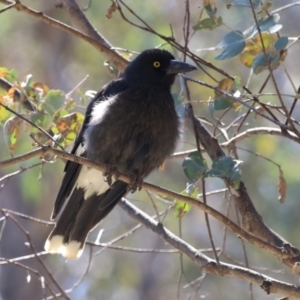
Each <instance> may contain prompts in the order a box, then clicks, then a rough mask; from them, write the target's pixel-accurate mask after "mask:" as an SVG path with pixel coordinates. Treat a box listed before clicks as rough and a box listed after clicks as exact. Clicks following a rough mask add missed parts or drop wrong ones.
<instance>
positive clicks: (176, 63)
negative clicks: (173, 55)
mask: <svg viewBox="0 0 300 300" xmlns="http://www.w3.org/2000/svg"><path fill="white" fill-rule="evenodd" d="M196 69H197V68H196V67H194V66H192V65H190V64H187V63H185V62H183V61H180V60H175V59H173V60H171V62H170V64H169V66H168V68H167V74H178V73H185V72H190V71H194V70H196Z"/></svg>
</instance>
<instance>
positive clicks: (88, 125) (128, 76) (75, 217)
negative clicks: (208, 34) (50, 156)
mask: <svg viewBox="0 0 300 300" xmlns="http://www.w3.org/2000/svg"><path fill="white" fill-rule="evenodd" d="M195 69H196V68H195V67H193V66H191V65H189V64H187V63H184V62H181V61H178V60H175V58H174V56H173V55H172V54H170V53H169V52H168V51H165V50H159V49H150V50H145V51H144V52H142V53H141V54H140V55H139V56H137V57H136V58H135V59H134V60H133V61H132V62H131V63H130V64H129V65H128V67H127V68H126V69H125V71H124V73H123V74H122V75H121V76H119V77H118V78H116V79H114V80H112V81H111V82H110V83H108V84H107V85H105V86H104V87H103V88H102V89H101V90H100V91H99V92H98V93H97V94H96V95H95V97H94V99H93V100H92V101H91V103H90V104H89V105H88V107H87V111H86V117H85V120H84V123H83V126H82V129H81V132H80V133H79V135H78V137H77V139H76V141H75V144H74V147H73V149H72V152H71V153H73V154H76V155H78V156H82V157H86V158H88V159H90V160H91V161H94V162H96V163H99V164H102V165H105V166H106V168H107V172H106V174H104V175H107V176H106V177H107V178H105V176H104V177H103V174H102V173H101V172H100V171H97V170H95V169H93V168H89V167H87V166H83V165H80V164H77V163H74V162H70V161H69V162H67V164H66V166H65V170H64V171H65V176H64V178H63V182H62V185H61V188H60V191H59V193H58V196H57V198H56V202H55V206H54V209H53V212H52V216H51V219H54V218H55V217H56V216H57V215H58V214H59V213H60V211H61V210H62V207H63V206H64V203H65V202H66V200H67V204H66V206H65V208H64V210H63V212H62V213H61V215H60V217H59V220H58V221H57V224H56V226H55V228H54V229H53V231H52V232H51V233H50V235H49V237H48V239H47V241H46V244H45V249H46V250H47V251H48V252H50V253H61V254H62V255H63V256H64V257H66V258H68V259H75V258H78V257H79V256H80V255H81V253H82V251H83V247H84V244H85V240H86V238H87V235H88V233H89V232H90V231H91V230H92V229H93V228H94V227H95V226H96V225H97V224H98V223H99V222H100V221H101V220H102V219H103V218H105V217H106V216H107V214H108V213H110V211H111V210H112V209H113V208H114V207H115V205H116V204H117V203H118V201H119V200H120V199H121V198H122V197H123V196H124V195H125V194H126V193H127V192H128V191H130V190H135V189H136V188H137V187H139V185H140V184H141V182H142V179H143V178H144V177H145V176H147V175H148V174H149V173H150V172H151V171H152V170H154V169H156V168H158V167H159V166H160V165H161V164H162V163H163V161H164V160H165V159H166V158H167V157H168V156H169V155H171V154H172V153H173V151H174V149H175V146H176V141H177V138H178V136H179V120H178V116H177V114H176V111H175V107H174V103H173V99H172V96H171V91H170V90H171V86H172V84H173V83H174V80H175V77H176V75H177V74H178V73H183V72H189V71H192V70H195ZM118 172H119V173H122V174H125V175H127V176H130V178H131V184H130V185H128V184H127V183H125V182H123V181H121V180H118V179H116V178H115V177H114V179H112V175H117V174H118Z"/></svg>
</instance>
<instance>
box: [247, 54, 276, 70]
mask: <svg viewBox="0 0 300 300" xmlns="http://www.w3.org/2000/svg"><path fill="white" fill-rule="evenodd" d="M266 56H267V59H268V60H269V62H270V65H271V67H272V69H273V70H275V69H276V68H278V66H279V65H280V53H279V52H274V53H266V55H265V54H264V53H261V54H259V55H257V56H256V57H255V58H254V60H253V65H252V69H253V72H254V74H259V73H260V72H262V71H264V70H266V69H268V62H267V61H266Z"/></svg>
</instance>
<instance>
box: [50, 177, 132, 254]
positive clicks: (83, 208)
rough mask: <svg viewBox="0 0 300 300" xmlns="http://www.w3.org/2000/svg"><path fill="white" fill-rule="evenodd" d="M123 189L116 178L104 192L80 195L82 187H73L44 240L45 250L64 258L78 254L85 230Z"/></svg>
mask: <svg viewBox="0 0 300 300" xmlns="http://www.w3.org/2000/svg"><path fill="white" fill-rule="evenodd" d="M126 190H127V184H126V183H125V182H122V181H118V182H116V183H115V184H114V185H113V186H112V187H111V188H110V189H109V190H108V191H107V192H105V193H104V194H101V195H97V194H93V195H91V196H90V197H89V198H87V199H84V189H82V188H75V189H74V191H73V193H72V195H71V197H70V199H69V201H68V203H67V205H66V207H65V209H64V210H63V212H62V214H61V216H60V217H59V220H58V221H57V224H56V226H55V227H54V229H53V230H52V232H51V233H50V235H49V237H48V239H47V241H46V243H45V250H46V251H47V252H49V253H60V254H62V255H63V256H64V257H65V258H67V259H76V258H79V257H80V256H81V254H82V251H83V248H84V245H85V241H86V238H87V235H88V233H89V232H90V231H91V230H92V229H93V228H94V227H95V226H96V225H97V224H98V223H99V222H100V221H101V220H102V219H103V218H105V217H106V216H107V215H108V214H109V213H110V212H111V210H112V209H113V208H114V207H115V205H116V204H117V203H118V201H119V200H120V199H121V197H122V196H123V195H124V194H125V193H126Z"/></svg>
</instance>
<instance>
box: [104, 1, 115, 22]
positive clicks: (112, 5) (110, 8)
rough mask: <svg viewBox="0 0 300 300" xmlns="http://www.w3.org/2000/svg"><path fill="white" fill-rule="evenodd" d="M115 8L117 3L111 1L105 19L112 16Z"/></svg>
mask: <svg viewBox="0 0 300 300" xmlns="http://www.w3.org/2000/svg"><path fill="white" fill-rule="evenodd" d="M116 10H117V5H116V3H115V1H112V4H111V6H110V7H109V8H108V10H107V12H106V18H107V19H111V18H112V16H113V13H114V12H115V11H116Z"/></svg>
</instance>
